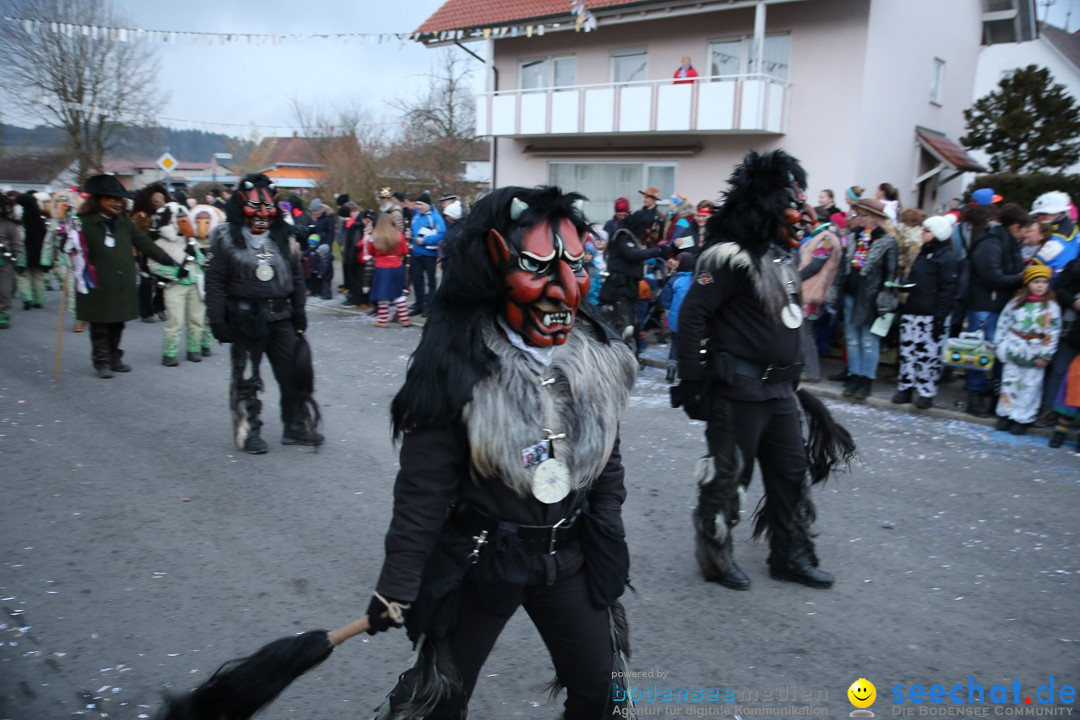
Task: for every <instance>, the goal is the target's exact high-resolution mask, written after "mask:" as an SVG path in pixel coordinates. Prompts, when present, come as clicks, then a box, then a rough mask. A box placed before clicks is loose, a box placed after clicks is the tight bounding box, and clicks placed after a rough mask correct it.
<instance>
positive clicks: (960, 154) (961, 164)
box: [915, 128, 989, 172]
mask: <svg viewBox="0 0 1080 720" xmlns="http://www.w3.org/2000/svg"><path fill="white" fill-rule="evenodd" d="M915 134H916V135H917V136H918V138H919V140H920V141H922V142H923V143H924V145H925V146H928V147H927V149H928V150H929V151H930V152H931V153H932V154H934V155H936V156H937V157H938V158H939V159H941V160H942V161H944V162H947V163H949V164H950V165H952V166H953V167H954V168H956V169H957V170H969V171H971V172H986V171H987V170H988V169H989V168H987V167H986V166H985V165H983V164H982V163H980V162H979V161H978V160H976V159H975V158H973V157H971V156H970V155H968V154H967V150H965V149H964V148H963V147H962V146H961V145H960V143H958V142H956V141H955V140H950V139H949V138H947V137H945V136H944V135H942V134H941V133H936V132H934V131H933V130H927V129H925V128H919V129H918V130H916V131H915Z"/></svg>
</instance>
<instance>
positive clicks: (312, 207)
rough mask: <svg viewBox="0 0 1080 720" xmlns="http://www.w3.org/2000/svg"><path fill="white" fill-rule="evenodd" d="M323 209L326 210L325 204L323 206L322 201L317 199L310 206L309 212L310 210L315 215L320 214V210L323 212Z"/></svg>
mask: <svg viewBox="0 0 1080 720" xmlns="http://www.w3.org/2000/svg"><path fill="white" fill-rule="evenodd" d="M323 209H324V207H323V204H322V200H320V199H319V198H315V199H314V200H312V201H311V205H309V206H308V210H310V211H311V212H313V213H315V212H319V211H320V210H323Z"/></svg>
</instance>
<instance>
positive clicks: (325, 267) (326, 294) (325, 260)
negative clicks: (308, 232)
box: [312, 243, 334, 300]
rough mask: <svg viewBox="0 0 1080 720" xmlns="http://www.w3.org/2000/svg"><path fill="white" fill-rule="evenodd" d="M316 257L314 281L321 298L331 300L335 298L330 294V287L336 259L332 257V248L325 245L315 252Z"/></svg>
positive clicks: (313, 272) (313, 273)
mask: <svg viewBox="0 0 1080 720" xmlns="http://www.w3.org/2000/svg"><path fill="white" fill-rule="evenodd" d="M315 255H316V257H315V269H314V270H313V271H312V276H313V280H314V282H316V283H317V284H318V290H319V297H321V298H322V299H323V300H330V299H331V298H333V297H334V296H333V294H332V293H331V292H330V285H331V283H332V281H333V279H334V258H333V257H332V256H331V255H330V246H329V245H327V244H326V243H323V244H322V245H320V246H319V247H318V249H317V250H316V251H315Z"/></svg>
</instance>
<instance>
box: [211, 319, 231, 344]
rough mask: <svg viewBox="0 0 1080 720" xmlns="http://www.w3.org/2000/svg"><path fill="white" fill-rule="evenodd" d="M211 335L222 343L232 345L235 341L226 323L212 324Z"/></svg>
mask: <svg viewBox="0 0 1080 720" xmlns="http://www.w3.org/2000/svg"><path fill="white" fill-rule="evenodd" d="M210 334H212V335H213V336H214V339H215V340H217V341H218V342H222V343H231V342H232V341H233V336H232V333H231V332H229V326H228V325H226V324H225V323H210Z"/></svg>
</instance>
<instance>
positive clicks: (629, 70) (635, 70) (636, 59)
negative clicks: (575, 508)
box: [611, 47, 648, 83]
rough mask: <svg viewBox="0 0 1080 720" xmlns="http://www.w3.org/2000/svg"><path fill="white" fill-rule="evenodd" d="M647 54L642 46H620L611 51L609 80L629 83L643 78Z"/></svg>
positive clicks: (646, 64)
mask: <svg viewBox="0 0 1080 720" xmlns="http://www.w3.org/2000/svg"><path fill="white" fill-rule="evenodd" d="M647 61H648V54H647V53H646V51H645V48H643V47H634V48H620V49H618V50H612V51H611V80H612V82H614V83H630V82H635V81H638V80H644V79H645V70H646V67H647V66H648V62H647Z"/></svg>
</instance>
